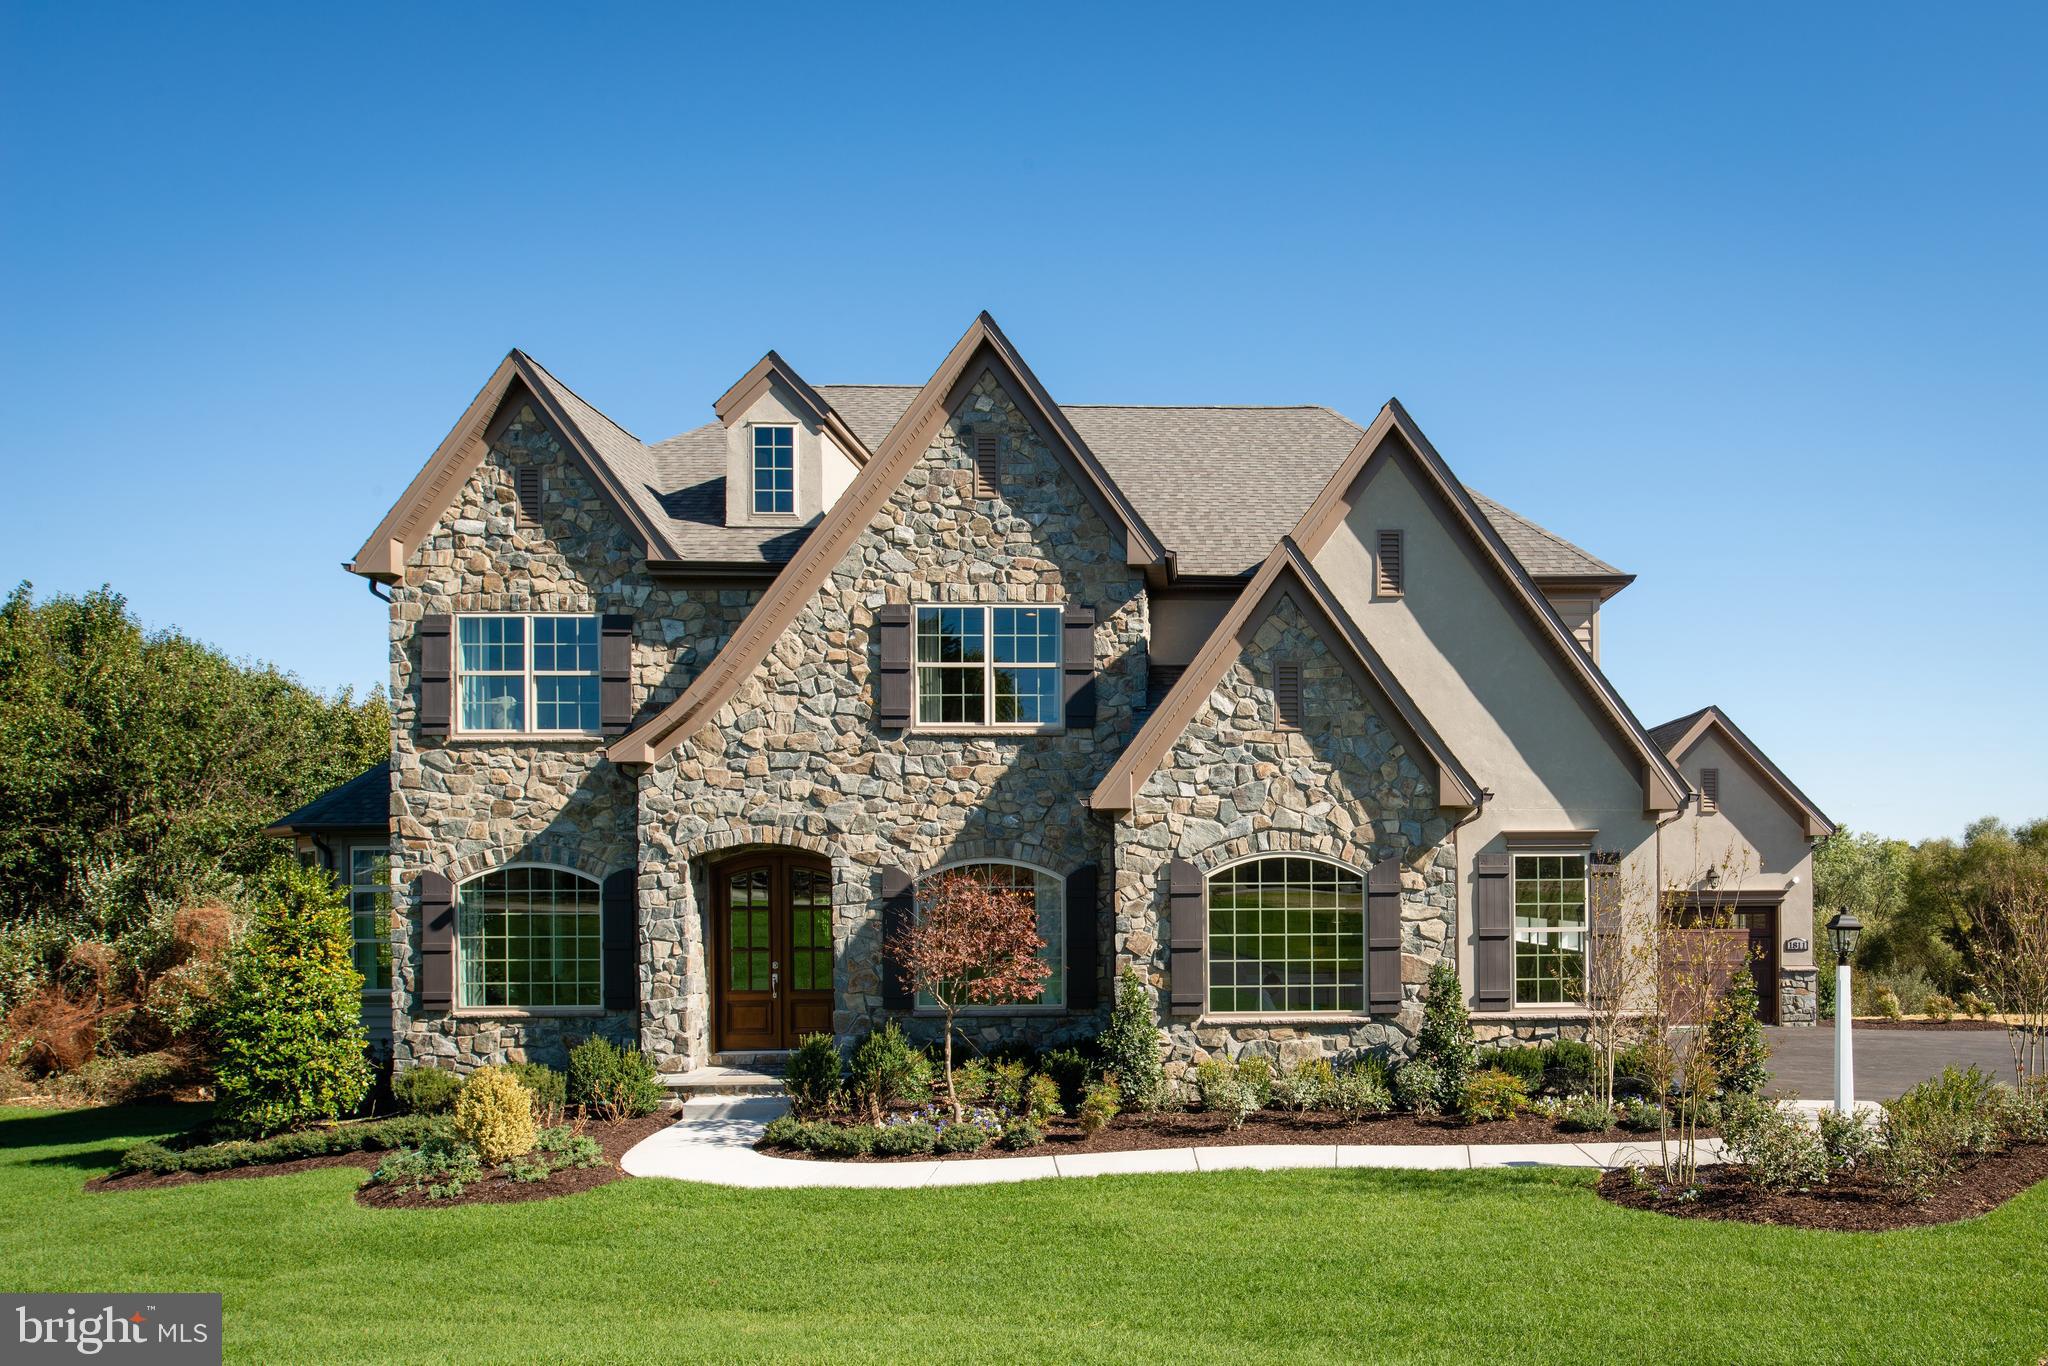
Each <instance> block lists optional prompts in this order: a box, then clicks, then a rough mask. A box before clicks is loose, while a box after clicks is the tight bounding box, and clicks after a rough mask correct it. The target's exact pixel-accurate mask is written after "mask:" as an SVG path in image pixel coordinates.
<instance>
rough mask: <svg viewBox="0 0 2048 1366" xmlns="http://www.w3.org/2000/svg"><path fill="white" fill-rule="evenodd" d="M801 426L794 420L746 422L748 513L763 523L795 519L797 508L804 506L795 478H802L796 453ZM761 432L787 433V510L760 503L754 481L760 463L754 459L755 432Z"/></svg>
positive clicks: (800, 465)
mask: <svg viewBox="0 0 2048 1366" xmlns="http://www.w3.org/2000/svg"><path fill="white" fill-rule="evenodd" d="M800 430H801V429H800V428H799V427H798V426H797V424H796V423H794V422H749V423H748V424H747V515H748V516H749V517H750V518H759V519H760V520H762V521H764V522H794V521H796V520H797V509H798V508H799V507H801V506H802V505H803V503H802V499H801V498H800V497H799V496H798V495H799V493H800V492H801V490H799V489H798V488H797V481H798V480H799V479H800V478H801V477H802V476H801V474H800V473H799V471H800V470H801V469H802V468H803V461H802V460H801V459H800V458H799V456H798V453H797V446H798V441H799V432H800ZM760 431H785V432H788V433H789V511H787V512H770V511H768V510H766V509H764V508H763V507H762V506H761V491H760V489H759V488H758V487H757V481H758V480H759V479H760V477H761V466H760V464H759V463H758V460H757V458H756V456H757V453H756V451H755V447H754V433H756V432H760Z"/></svg>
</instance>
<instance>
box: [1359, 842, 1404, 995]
mask: <svg viewBox="0 0 2048 1366" xmlns="http://www.w3.org/2000/svg"><path fill="white" fill-rule="evenodd" d="M1365 984H1366V1003H1367V1005H1368V1006H1370V1007H1371V1008H1372V1009H1373V1010H1376V1011H1379V1010H1399V1009H1400V1008H1401V860H1399V859H1397V858H1395V857H1393V856H1392V855H1389V856H1387V857H1386V858H1383V859H1381V860H1380V861H1379V862H1378V863H1375V864H1374V865H1373V866H1372V871H1371V872H1369V873H1367V874H1366V878H1365Z"/></svg>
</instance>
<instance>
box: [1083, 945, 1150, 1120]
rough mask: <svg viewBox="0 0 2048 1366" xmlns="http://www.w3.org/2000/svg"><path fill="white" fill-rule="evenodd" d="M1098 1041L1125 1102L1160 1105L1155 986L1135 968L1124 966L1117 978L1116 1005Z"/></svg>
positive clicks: (1104, 1059) (1143, 1105) (1142, 1105)
mask: <svg viewBox="0 0 2048 1366" xmlns="http://www.w3.org/2000/svg"><path fill="white" fill-rule="evenodd" d="M1098 1044H1099V1047H1100V1048H1101V1049H1102V1059H1103V1066H1104V1067H1105V1068H1107V1069H1108V1071H1109V1075H1110V1078H1111V1079H1112V1080H1113V1081H1115V1082H1116V1089H1117V1094H1118V1095H1119V1096H1121V1097H1123V1099H1124V1101H1125V1103H1127V1104H1130V1105H1133V1106H1136V1107H1137V1108H1138V1109H1140V1110H1149V1109H1154V1108H1157V1106H1158V1105H1159V1102H1160V1098H1161V1096H1162V1094H1163V1093H1164V1092H1165V1089H1166V1068H1165V1065H1164V1064H1163V1063H1162V1062H1161V1061H1160V1058H1159V1023H1158V1021H1157V1020H1156V1019H1155V1018H1154V1017H1153V1000H1152V988H1150V987H1149V986H1147V985H1145V982H1144V979H1143V978H1141V977H1139V976H1138V973H1137V970H1136V969H1134V968H1125V969H1124V970H1123V973H1122V974H1121V975H1120V976H1119V977H1118V978H1117V982H1116V1005H1115V1006H1114V1007H1113V1008H1112V1009H1111V1010H1110V1015H1109V1027H1108V1028H1107V1029H1105V1030H1103V1031H1102V1038H1101V1039H1100V1040H1099V1041H1098Z"/></svg>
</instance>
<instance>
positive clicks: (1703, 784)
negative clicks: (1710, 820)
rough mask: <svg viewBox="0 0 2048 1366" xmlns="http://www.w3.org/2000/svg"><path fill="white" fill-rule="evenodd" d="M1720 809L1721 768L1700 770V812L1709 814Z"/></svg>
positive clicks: (1705, 814) (1704, 814)
mask: <svg viewBox="0 0 2048 1366" xmlns="http://www.w3.org/2000/svg"><path fill="white" fill-rule="evenodd" d="M1720 809H1721V770H1720V769H1718V768H1703V769H1701V770H1700V814H1701V815H1702V816H1711V815H1713V814H1714V813H1715V812H1716V811H1719V810H1720Z"/></svg>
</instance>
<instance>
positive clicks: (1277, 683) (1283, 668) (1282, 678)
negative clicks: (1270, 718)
mask: <svg viewBox="0 0 2048 1366" xmlns="http://www.w3.org/2000/svg"><path fill="white" fill-rule="evenodd" d="M1273 711H1274V713H1275V715H1276V716H1277V717H1278V718H1279V721H1280V728H1281V729H1282V730H1300V729H1301V663H1300V661H1298V660H1293V659H1276V660H1274V661H1273Z"/></svg>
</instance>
